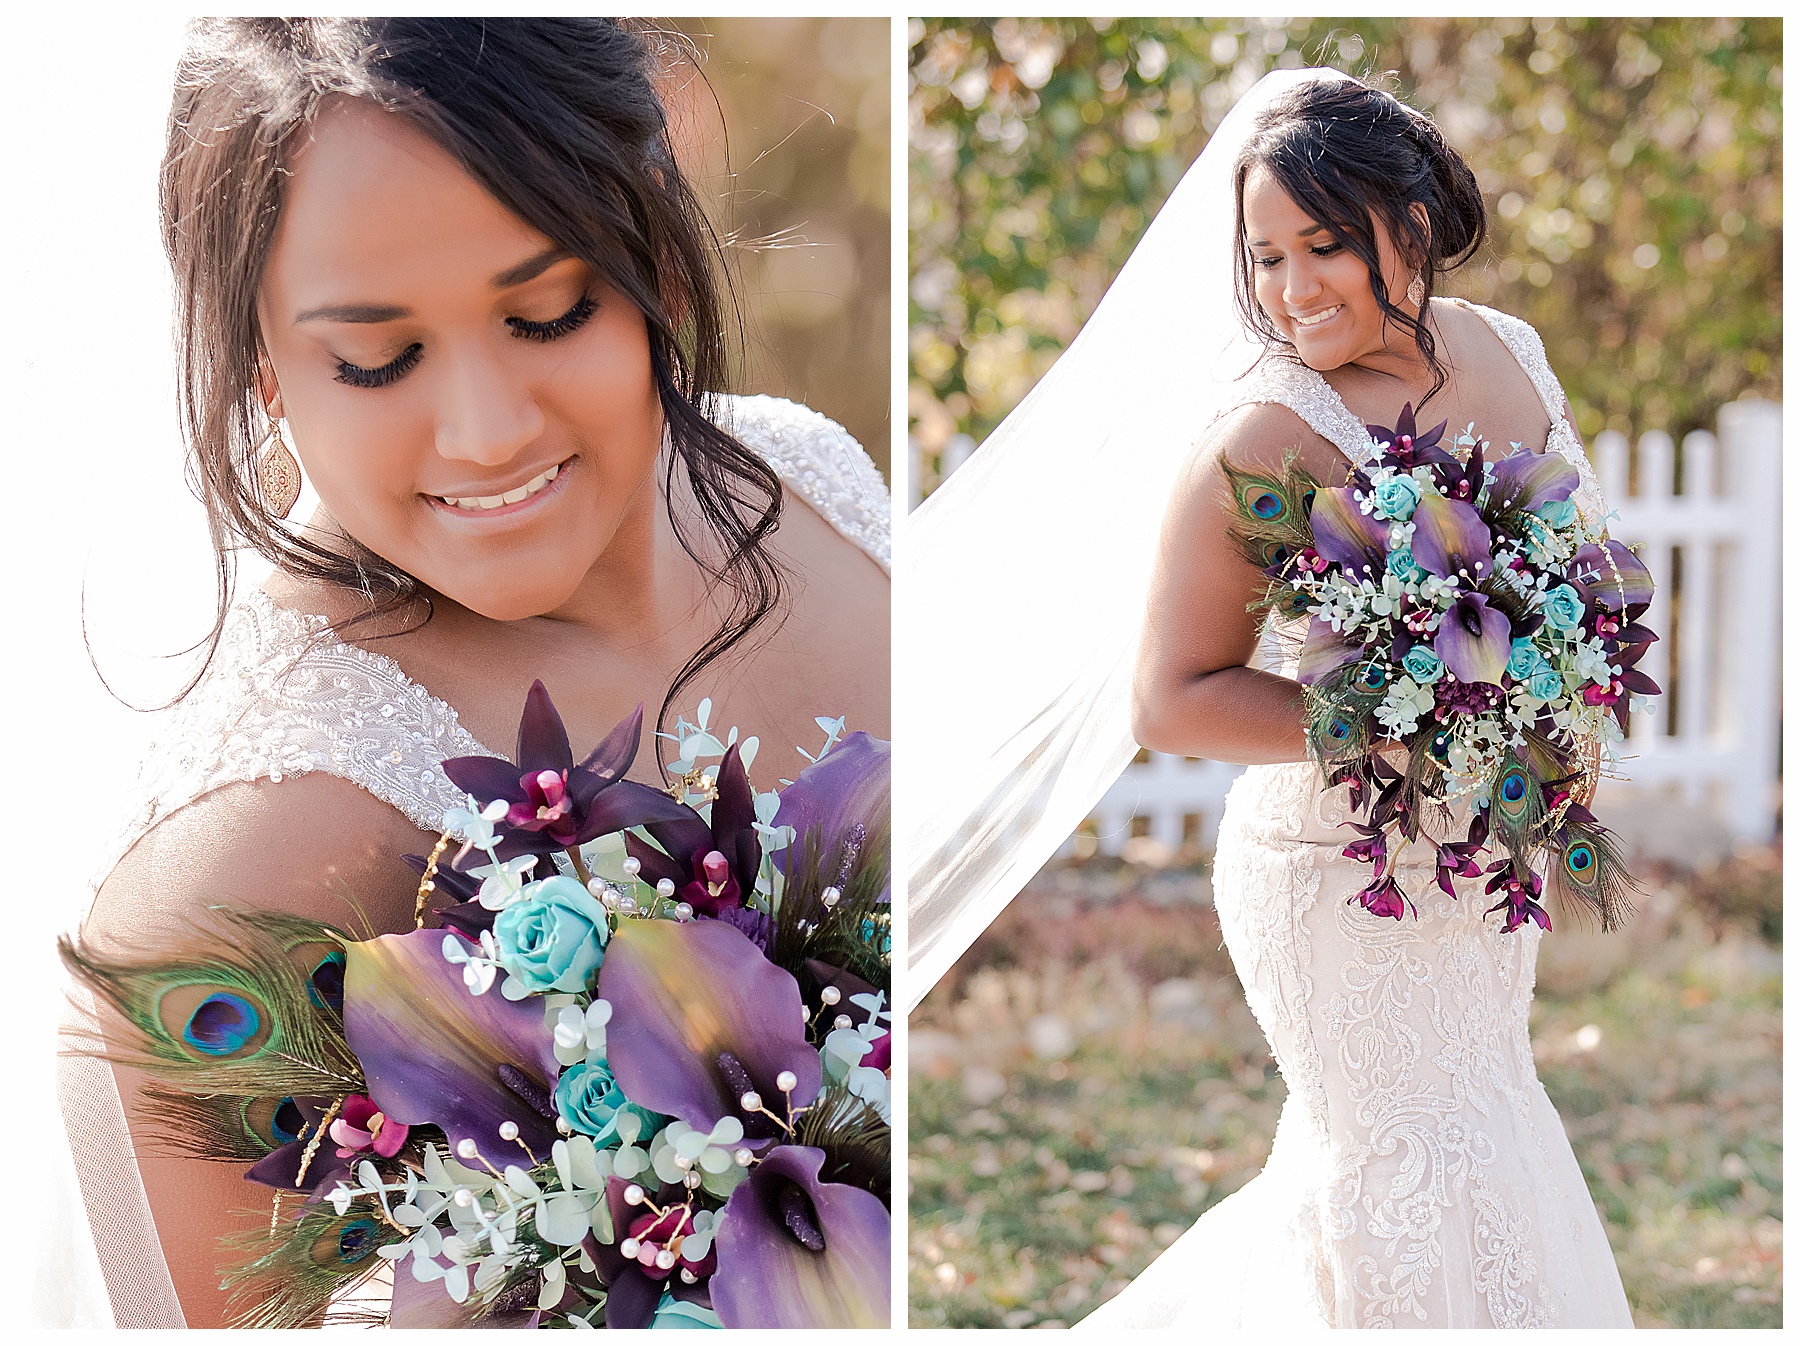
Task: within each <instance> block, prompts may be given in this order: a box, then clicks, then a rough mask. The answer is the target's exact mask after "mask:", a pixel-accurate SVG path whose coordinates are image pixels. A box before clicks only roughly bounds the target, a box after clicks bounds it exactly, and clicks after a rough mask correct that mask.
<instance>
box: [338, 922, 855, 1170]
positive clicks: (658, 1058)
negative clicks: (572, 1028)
mask: <svg viewBox="0 0 1800 1346" xmlns="http://www.w3.org/2000/svg"><path fill="white" fill-rule="evenodd" d="M599 995H600V997H601V998H602V999H604V1000H606V1001H607V1002H608V1003H610V1004H611V1005H612V1007H613V1016H612V1020H611V1022H610V1023H608V1025H607V1029H606V1059H607V1064H608V1065H609V1066H610V1067H611V1068H612V1072H613V1077H614V1079H616V1080H617V1081H618V1083H619V1087H620V1088H621V1089H623V1090H624V1091H625V1096H626V1097H627V1098H629V1099H630V1100H631V1101H632V1102H633V1103H635V1104H637V1105H638V1106H639V1107H641V1108H648V1109H649V1110H651V1111H652V1112H660V1113H663V1114H665V1115H667V1116H670V1117H679V1118H680V1119H681V1120H682V1121H684V1122H686V1123H687V1124H688V1125H689V1126H692V1127H694V1128H696V1129H698V1130H701V1131H709V1130H711V1129H712V1127H713V1125H714V1124H715V1123H716V1122H718V1120H719V1119H720V1118H722V1117H736V1118H738V1119H739V1120H741V1121H742V1122H743V1124H744V1134H745V1136H746V1137H747V1138H748V1139H749V1140H750V1141H752V1142H755V1141H759V1140H769V1139H771V1138H773V1137H774V1136H775V1135H776V1134H777V1133H778V1128H777V1127H776V1124H775V1122H773V1121H771V1120H770V1119H769V1118H768V1117H765V1116H763V1115H762V1114H761V1113H760V1112H755V1111H749V1110H746V1109H745V1108H744V1107H743V1096H744V1095H745V1094H747V1093H751V1092H754V1093H756V1094H758V1095H760V1096H761V1098H762V1104H763V1107H764V1108H765V1109H766V1110H767V1111H769V1112H772V1113H774V1114H775V1115H776V1116H777V1117H781V1116H784V1115H785V1110H786V1106H787V1101H788V1100H791V1101H792V1104H793V1106H794V1107H796V1108H800V1107H804V1106H805V1105H806V1104H808V1103H810V1102H812V1100H813V1099H814V1098H815V1097H816V1096H817V1095H818V1092H819V1086H820V1084H821V1083H822V1082H823V1079H824V1071H823V1068H822V1067H821V1065H820V1063H819V1053H818V1051H817V1049H816V1048H814V1047H812V1046H810V1045H808V1043H807V1040H806V1021H805V1007H804V1004H803V1002H802V1000H801V998H800V986H799V983H797V982H796V981H795V980H794V979H793V977H792V976H791V975H789V974H788V973H787V972H786V971H784V970H783V969H781V968H779V967H777V966H775V964H773V963H771V962H769V960H768V959H766V958H764V957H763V955H762V951H761V950H760V949H758V948H757V947H756V945H755V944H753V943H751V942H750V941H749V940H748V939H746V938H745V937H744V936H743V935H742V934H740V933H739V932H738V931H737V930H735V929H734V928H733V927H731V926H729V925H727V924H726V923H725V922H723V921H694V922H691V923H688V922H676V921H646V920H639V921H621V922H620V923H619V928H618V929H617V930H616V931H614V932H613V937H612V941H611V942H610V943H609V944H608V945H607V949H606V961H605V963H603V964H602V965H601V968H600V981H599ZM540 1017H541V1016H540ZM352 1045H354V1044H352ZM784 1071H791V1072H792V1073H793V1075H794V1078H795V1084H794V1088H793V1089H792V1091H791V1092H790V1093H789V1094H788V1095H787V1096H786V1098H784V1096H783V1093H782V1091H781V1089H780V1088H779V1087H778V1085H777V1083H776V1081H777V1079H778V1077H779V1076H780V1075H781V1074H782V1072H784Z"/></svg>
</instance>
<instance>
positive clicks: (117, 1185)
mask: <svg viewBox="0 0 1800 1346" xmlns="http://www.w3.org/2000/svg"><path fill="white" fill-rule="evenodd" d="M720 424H722V425H725V426H726V427H727V428H729V429H730V430H731V431H732V432H733V433H734V434H735V435H736V436H737V437H738V438H739V439H740V440H741V441H742V442H743V443H744V444H745V445H747V446H748V447H750V448H752V449H755V450H756V451H757V452H758V453H760V454H762V456H763V457H764V459H765V460H766V461H767V462H768V463H769V465H770V466H771V467H773V468H774V469H775V471H776V473H777V474H778V475H779V476H780V478H781V481H782V485H783V486H784V488H785V489H786V490H787V492H788V493H789V495H790V496H791V497H798V498H799V500H801V501H804V502H805V503H806V504H807V505H810V506H811V507H812V508H813V509H814V510H816V511H817V512H818V513H819V514H820V515H822V516H823V517H824V519H825V520H826V522H828V523H830V524H831V525H832V527H834V528H835V529H836V530H837V531H838V532H839V533H840V534H842V535H843V536H844V537H845V538H847V539H849V540H850V541H851V542H853V543H855V544H856V546H858V547H859V548H860V549H861V550H862V551H863V552H864V553H865V554H867V555H868V556H869V557H871V558H872V559H873V560H875V561H876V562H877V563H878V564H879V565H880V566H881V567H882V569H883V570H886V569H887V568H888V566H889V531H890V520H889V500H888V491H887V487H886V485H885V483H884V482H883V481H882V478H881V474H880V473H879V472H878V471H877V470H876V468H875V465H874V463H873V462H871V461H870V459H869V457H868V455H867V454H866V453H864V452H863V450H862V447H861V446H860V445H859V444H857V442H856V441H855V440H854V439H853V438H851V436H850V435H849V433H848V432H846V431H845V430H844V429H843V427H842V426H840V425H838V424H837V423H836V422H834V421H831V420H828V419H826V418H825V417H824V416H821V415H820V414H819V413H818V412H815V411H812V410H811V409H809V408H807V407H804V406H800V405H798V404H796V403H793V402H788V401H784V400H782V399H780V398H775V397H733V398H727V399H725V400H724V405H723V407H722V414H721V416H720ZM791 507H792V504H791V502H790V508H791ZM325 625H326V623H325V621H324V619H323V618H319V617H311V616H305V615H302V614H299V613H295V612H291V611H289V610H287V609H285V608H281V607H277V606H276V605H275V604H274V603H272V602H271V601H270V600H269V598H268V597H267V596H266V595H264V594H263V593H261V592H260V591H258V592H255V593H252V594H251V595H250V596H249V597H247V598H245V599H244V600H242V601H241V602H240V603H239V604H238V606H237V607H236V608H235V609H234V610H233V611H232V613H231V615H230V617H229V619H228V624H227V626H226V630H225V634H224V638H223V640H222V641H221V643H220V646H219V651H218V655H217V657H216V658H215V660H214V663H213V666H212V668H211V669H210V670H209V671H208V674H207V677H206V680H205V681H204V682H203V683H202V684H201V685H200V687H199V688H197V689H196V690H195V692H194V693H193V694H192V695H190V696H189V697H188V699H187V700H185V701H184V702H182V704H181V706H180V707H179V708H178V709H177V711H176V712H175V715H174V717H173V719H172V720H171V722H170V724H169V726H168V728H167V730H166V731H165V733H164V734H163V735H162V736H161V737H160V738H159V740H158V743H157V746H156V748H155V749H154V750H153V751H152V753H151V756H150V757H149V758H148V760H147V761H146V762H145V766H144V772H143V780H142V790H141V793H142V804H141V808H140V809H139V811H138V812H137V814H136V815H135V816H134V817H133V818H132V820H131V822H130V824H129V826H127V828H126V829H125V831H124V834H123V835H122V836H121V837H120V838H119V840H118V842H117V844H116V846H115V848H114V849H113V851H112V853H111V855H110V856H109V857H108V859H107V861H106V863H105V865H104V866H103V867H102V868H101V870H100V871H99V873H100V876H101V877H104V876H105V874H106V873H108V872H110V870H111V869H112V867H113V865H114V864H116V863H117V861H118V859H119V858H120V857H121V856H123V855H124V854H125V852H126V851H127V850H128V849H130V847H131V846H132V845H134V844H135V843H136V842H137V841H138V840H139V838H141V837H142V836H143V835H144V834H145V833H146V832H148V831H149V830H150V828H151V827H152V826H154V825H155V824H156V823H157V822H159V821H161V820H162V819H163V818H166V817H167V816H168V815H170V814H171V813H173V812H175V811H176V810H177V809H179V808H181V807H183V806H184V805H186V804H190V803H192V802H193V801H195V800H196V799H199V798H200V797H201V796H202V795H204V794H206V793H208V792H209V791H212V790H216V789H218V788H219V787H220V786H223V785H229V784H232V783H235V782H238V781H256V780H270V781H281V780H284V779H287V778H289V777H293V776H299V775H303V774H305V773H306V772H309V771H324V772H328V773H330V774H332V775H334V776H341V777H343V778H345V779H346V780H351V781H354V782H356V784H358V785H360V786H362V787H363V788H364V789H365V790H368V791H369V792H370V793H371V794H373V795H375V796H376V797H377V798H379V799H381V800H383V801H385V802H386V803H389V804H391V805H393V806H394V807H395V808H397V809H399V810H400V811H401V812H402V813H404V814H405V815H406V816H407V817H408V818H410V819H411V820H412V821H413V822H414V823H416V824H417V825H418V826H419V827H420V828H422V829H424V830H426V831H429V832H435V831H437V830H438V825H439V820H440V819H441V818H442V817H443V814H444V811H445V810H446V809H448V808H451V807H453V806H455V805H457V804H460V803H463V802H465V801H464V798H463V797H462V796H461V795H460V793H459V792H458V791H457V790H456V789H455V788H454V787H453V786H451V784H450V782H449V781H448V780H447V779H446V778H445V777H444V775H443V774H442V772H441V771H440V770H439V769H438V764H439V763H440V762H441V761H442V760H443V759H444V758H447V757H455V756H462V755H467V754H475V753H481V754H488V753H490V750H489V749H487V748H484V747H483V746H482V745H481V744H480V743H478V742H477V741H476V740H475V738H474V737H473V736H472V735H471V734H470V733H469V732H468V730H466V729H464V728H463V727H462V725H461V723H460V722H459V721H458V719H457V715H456V711H455V710H454V709H453V708H452V707H450V706H448V705H446V704H445V703H444V702H442V701H440V700H438V699H437V698H436V697H434V696H432V695H431V693H430V692H429V691H427V690H426V689H425V688H424V687H421V686H419V685H418V684H417V683H415V682H413V681H412V680H410V679H409V678H408V677H407V676H406V675H405V674H404V673H402V672H401V671H400V668H399V666H398V665H397V664H395V663H394V661H393V660H391V659H389V658H387V657H386V656H384V655H380V654H375V653H372V652H370V651H368V650H365V649H362V648H360V647H358V646H355V645H349V644H345V643H342V642H338V641H332V640H329V639H327V640H325V641H323V642H320V641H319V640H318V636H319V634H320V632H322V631H323V630H324V629H325ZM492 755H501V756H503V755H505V754H504V753H502V754H492ZM61 1077H62V1078H61V1094H62V1107H63V1114H64V1119H65V1124H66V1126H67V1129H68V1135H69V1140H70V1148H69V1150H67V1151H64V1152H63V1153H62V1154H61V1155H60V1156H58V1157H59V1159H60V1160H61V1162H63V1163H64V1164H67V1163H68V1162H69V1156H70V1154H71V1153H72V1155H73V1163H74V1171H75V1177H76V1179H77V1180H78V1183H79V1191H80V1196H81V1200H82V1202H83V1204H84V1205H85V1207H86V1212H85V1216H84V1214H83V1212H81V1211H69V1212H64V1213H63V1214H64V1218H66V1219H70V1220H73V1221H81V1220H83V1219H85V1220H86V1222H87V1226H88V1228H90V1229H91V1232H92V1236H93V1244H94V1247H95V1249H96V1251H97V1253H98V1263H99V1265H98V1271H99V1276H98V1277H96V1276H94V1275H92V1274H91V1273H92V1264H91V1263H90V1264H89V1266H88V1268H87V1271H88V1273H89V1274H87V1275H85V1276H84V1275H83V1274H82V1269H80V1268H77V1269H74V1270H73V1271H72V1273H71V1272H67V1271H65V1272H64V1274H67V1275H69V1277H70V1280H71V1281H72V1282H73V1283H75V1284H76V1285H77V1287H79V1286H81V1285H87V1286H90V1287H92V1288H91V1290H90V1291H89V1293H88V1298H89V1299H97V1300H104V1301H105V1302H100V1303H92V1302H89V1303H81V1302H71V1294H70V1291H69V1285H68V1283H65V1284H64V1285H63V1286H61V1287H60V1288H59V1292H58V1293H56V1294H53V1295H49V1296H43V1297H40V1298H41V1302H53V1303H56V1304H58V1305H60V1306H61V1312H62V1313H63V1314H64V1315H65V1316H64V1318H63V1321H64V1322H66V1323H68V1324H69V1325H83V1326H91V1325H95V1324H96V1323H100V1322H110V1323H113V1324H115V1325H116V1326H119V1327H182V1326H185V1324H184V1322H183V1321H182V1317H181V1308H180V1305H179V1304H178V1302H177V1301H176V1298H175V1290H174V1285H173V1283H172V1281H171V1279H170V1276H169V1270H168V1266H167V1264H166V1263H165V1262H164V1260H163V1254H162V1248H161V1245H160V1243H159V1242H158V1240H157V1237H156V1230H155V1225H154V1224H153V1222H152V1219H151V1214H150V1205H149V1202H148V1200H147V1199H146V1197H145V1195H144V1186H143V1181H142V1179H141V1178H140V1177H139V1175H138V1170H137V1163H136V1160H135V1159H134V1158H133V1156H132V1153H131V1149H130V1144H129V1137H128V1135H127V1132H126V1128H125V1116H124V1111H123V1108H122V1105H121V1101H120V1098H119V1093H118V1090H117V1088H116V1087H115V1085H114V1083H113V1077H112V1072H111V1070H110V1069H109V1068H108V1067H107V1066H106V1065H105V1064H104V1063H102V1062H99V1061H95V1060H92V1059H88V1058H81V1057H75V1058H66V1059H65V1062H64V1064H63V1067H62V1070H61ZM64 1185H65V1187H69V1188H72V1187H73V1186H74V1184H72V1183H70V1184H64ZM64 1237H65V1239H68V1236H67V1235H66V1234H65V1235H64ZM69 1241H70V1242H71V1243H74V1242H79V1235H76V1236H75V1237H74V1238H73V1239H71V1240H69ZM102 1281H103V1284H104V1293H103V1294H102V1293H101V1291H100V1282H102ZM79 1293H80V1290H79V1288H77V1290H76V1291H75V1294H76V1295H79ZM44 1325H50V1324H44Z"/></svg>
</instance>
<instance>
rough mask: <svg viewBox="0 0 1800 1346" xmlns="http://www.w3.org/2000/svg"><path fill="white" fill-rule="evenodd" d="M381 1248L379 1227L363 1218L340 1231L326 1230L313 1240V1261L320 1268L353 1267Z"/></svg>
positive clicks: (334, 1229) (336, 1229) (353, 1221)
mask: <svg viewBox="0 0 1800 1346" xmlns="http://www.w3.org/2000/svg"><path fill="white" fill-rule="evenodd" d="M380 1246H381V1226H380V1225H379V1224H377V1223H376V1222H375V1221H374V1220H371V1219H369V1218H367V1217H364V1218H362V1219H359V1220H352V1221H351V1222H350V1223H349V1224H347V1225H344V1226H343V1227H342V1228H341V1229H339V1228H333V1229H327V1230H326V1231H325V1232H324V1233H322V1234H320V1235H319V1237H318V1238H317V1239H316V1240H314V1242H313V1248H312V1255H313V1260H314V1261H315V1262H317V1263H319V1264H320V1265H322V1266H339V1267H350V1266H355V1265H356V1264H357V1263H358V1262H360V1261H362V1260H363V1259H364V1258H365V1257H368V1256H369V1255H370V1254H371V1253H373V1252H374V1251H375V1250H376V1249H377V1248H379V1247H380Z"/></svg>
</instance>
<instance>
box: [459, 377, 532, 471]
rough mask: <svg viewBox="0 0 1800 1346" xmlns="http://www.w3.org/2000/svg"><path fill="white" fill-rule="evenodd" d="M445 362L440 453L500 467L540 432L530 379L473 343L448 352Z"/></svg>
mask: <svg viewBox="0 0 1800 1346" xmlns="http://www.w3.org/2000/svg"><path fill="white" fill-rule="evenodd" d="M446 364H447V367H446V370H445V373H446V376H447V377H446V388H445V392H444V397H443V401H442V403H441V405H440V409H439V412H438V418H437V436H436V447H437V451H438V454H439V455H440V456H441V457H444V458H449V459H453V460H455V461H458V462H466V463H476V464H479V465H480V466H482V467H499V466H502V465H503V464H506V463H509V462H511V461H512V460H513V459H514V458H516V457H518V455H519V453H520V452H521V451H522V450H523V449H524V448H525V447H526V446H527V445H529V444H531V443H532V442H533V441H535V440H536V439H537V438H538V437H539V436H540V435H542V434H543V433H544V412H543V409H542V408H541V407H540V406H539V405H538V402H537V398H536V396H535V395H534V394H533V391H532V388H531V386H530V384H529V383H528V382H527V381H526V380H524V379H522V378H520V377H519V376H518V375H517V374H516V373H515V372H513V371H512V370H510V369H508V368H507V365H506V362H505V360H504V359H501V358H497V357H496V356H495V355H494V354H492V353H490V352H486V351H482V350H479V349H477V350H468V351H465V352H462V353H461V354H460V355H455V354H453V355H452V358H451V359H450V360H449V361H447V362H446Z"/></svg>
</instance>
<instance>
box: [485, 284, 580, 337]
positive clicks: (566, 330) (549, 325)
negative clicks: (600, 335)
mask: <svg viewBox="0 0 1800 1346" xmlns="http://www.w3.org/2000/svg"><path fill="white" fill-rule="evenodd" d="M599 307H600V305H599V304H598V303H596V302H595V301H594V297H593V296H592V295H588V294H584V295H582V296H581V298H579V299H577V300H576V301H575V307H573V308H571V309H570V310H569V311H568V312H567V313H565V314H563V315H562V317H560V318H552V319H550V321H549V322H533V321H532V320H531V319H529V318H508V319H507V320H506V325H507V326H508V327H510V328H511V329H512V333H513V335H514V336H516V337H518V338H520V339H521V340H523V341H555V340H557V339H559V338H561V337H566V336H568V335H569V334H570V333H571V332H575V331H579V330H580V329H581V327H582V326H583V325H585V324H586V322H587V320H588V319H589V318H591V317H593V316H594V314H595V312H596V311H597V310H598V309H599Z"/></svg>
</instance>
